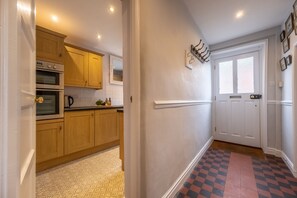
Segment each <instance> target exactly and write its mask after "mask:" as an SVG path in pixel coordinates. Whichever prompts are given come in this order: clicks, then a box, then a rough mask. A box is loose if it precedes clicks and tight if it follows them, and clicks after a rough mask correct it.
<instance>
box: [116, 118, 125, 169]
mask: <svg viewBox="0 0 297 198" xmlns="http://www.w3.org/2000/svg"><path fill="white" fill-rule="evenodd" d="M117 121H118V123H117V130H118V133H119V134H120V159H121V160H122V170H124V113H123V112H119V113H117Z"/></svg>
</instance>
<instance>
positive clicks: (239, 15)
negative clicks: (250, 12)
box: [235, 10, 244, 19]
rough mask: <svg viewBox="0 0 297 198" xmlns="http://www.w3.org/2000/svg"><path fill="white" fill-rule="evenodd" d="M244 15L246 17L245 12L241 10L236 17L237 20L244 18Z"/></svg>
mask: <svg viewBox="0 0 297 198" xmlns="http://www.w3.org/2000/svg"><path fill="white" fill-rule="evenodd" d="M243 15H244V11H243V10H239V11H238V12H236V15H235V17H236V18H237V19H240V18H242V17H243Z"/></svg>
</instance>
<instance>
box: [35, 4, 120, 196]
mask: <svg viewBox="0 0 297 198" xmlns="http://www.w3.org/2000/svg"><path fill="white" fill-rule="evenodd" d="M36 24H37V25H38V26H39V29H40V30H41V31H42V32H46V33H49V34H53V35H55V33H57V35H59V34H62V35H64V39H65V43H67V44H66V47H65V49H66V50H65V49H64V46H59V43H57V42H54V41H55V40H54V39H53V38H52V37H50V39H48V40H47V41H46V42H48V44H49V43H50V44H52V47H48V48H47V50H48V51H47V52H48V53H51V52H53V51H55V50H56V49H58V48H61V47H62V48H63V49H64V51H62V54H61V55H60V54H58V56H59V57H62V62H61V63H62V65H64V68H65V70H64V80H65V83H64V85H65V88H64V90H63V91H64V95H65V97H63V99H64V104H63V105H64V106H67V107H68V106H71V107H70V108H68V109H67V111H66V110H65V112H64V117H61V118H60V119H59V121H57V122H55V121H53V120H51V121H46V120H41V121H37V147H36V149H37V151H36V152H37V170H42V171H41V172H40V173H38V174H37V179H36V186H37V197H42V196H43V195H47V196H50V194H49V193H54V194H56V195H57V194H58V195H60V196H62V197H63V195H65V194H67V196H70V195H71V194H72V195H76V196H80V195H81V196H87V195H88V194H91V195H92V193H93V194H94V196H95V197H98V196H101V195H102V196H103V197H104V196H107V195H108V196H123V195H124V173H123V171H122V169H121V168H122V163H121V160H120V159H119V157H120V156H119V147H118V145H119V139H117V138H119V132H118V128H120V127H119V126H118V124H119V122H120V121H119V120H120V117H121V113H122V111H121V110H122V108H123V86H122V85H121V84H120V83H114V80H111V79H110V76H111V75H110V71H115V72H116V73H117V74H119V73H120V72H119V64H117V65H116V68H117V69H116V70H112V69H111V68H112V67H113V66H114V65H113V64H111V63H112V61H110V60H112V57H116V58H117V60H120V59H121V57H122V56H123V55H122V53H123V52H122V48H123V40H122V34H123V33H122V11H121V2H120V1H118V0H113V1H107V0H105V1H100V2H98V1H88V2H87V3H84V4H82V3H81V2H78V1H77V2H76V1H68V2H67V1H52V0H48V1H40V0H36ZM57 35H56V36H57ZM60 36H61V35H60ZM62 37H63V36H62ZM38 39H39V40H40V38H39V37H38V34H37V60H39V59H40V57H41V56H42V55H41V56H40V53H39V52H38V50H39V48H40V43H38ZM41 48H42V46H41ZM45 48H46V47H45ZM63 57H64V58H63ZM42 58H43V60H42V61H46V62H50V60H52V59H51V57H50V58H49V57H45V58H44V56H43V57H42ZM58 59H59V58H58ZM64 59H67V60H66V62H65V60H64ZM77 62H78V63H77ZM69 63H71V64H69ZM79 63H81V64H82V65H84V66H83V67H80V68H76V69H74V68H72V64H73V65H74V64H77V65H79ZM96 63H101V64H102V68H101V70H100V69H94V68H95V66H94V65H96ZM54 64H59V61H58V62H57V61H54ZM69 65H70V66H69ZM85 65H88V67H87V68H86V67H85ZM91 65H92V67H91ZM93 66H94V67H93ZM73 67H74V66H73ZM69 71H73V72H72V73H71V75H69ZM97 72H101V73H102V76H101V79H100V78H97V77H98V76H97V75H94V74H96V73H97ZM66 73H67V74H66ZM78 74H82V75H80V77H77V76H79V75H78ZM40 76H42V75H40ZM37 77H38V78H39V76H37ZM91 78H92V80H91ZM69 79H70V80H69ZM100 80H101V81H100ZM97 81H98V83H97ZM96 83H97V84H98V85H97V84H96ZM44 96H46V94H44ZM48 98H50V96H49V97H48ZM99 103H100V104H99ZM110 103H111V104H110ZM106 104H107V105H106ZM97 105H105V106H102V107H100V108H99V109H98V108H97ZM118 110H119V112H118ZM49 122H51V123H49ZM112 123H113V124H112ZM115 125H117V126H115ZM97 130H100V131H105V132H103V133H101V134H99V135H98V132H97ZM45 131H46V132H48V134H49V135H46V136H43V135H38V134H41V133H42V132H45ZM61 131H63V133H61ZM59 137H60V139H59ZM51 138H52V139H51ZM58 139H59V140H58ZM69 139H70V142H69ZM39 140H42V143H41V142H39ZM50 140H54V141H53V142H54V143H53V144H52V145H54V146H52V147H51V148H55V149H56V150H54V151H53V152H52V153H54V154H55V155H53V157H50V156H49V155H47V154H46V153H42V154H41V156H42V157H43V161H42V160H39V159H38V157H39V156H40V153H41V150H42V148H45V147H49V146H48V144H49V143H50ZM58 149H59V151H58ZM42 151H44V150H42ZM52 153H51V154H52ZM89 154H91V156H90V155H89ZM86 156H87V157H86ZM70 161H71V162H70ZM65 162H67V163H66V164H65ZM60 164H63V165H60ZM39 165H41V166H39ZM56 165H58V166H56ZM40 167H41V168H40ZM52 167H54V168H52ZM48 168H49V169H48ZM92 180H93V182H92ZM65 184H69V185H65ZM100 193H101V194H100Z"/></svg>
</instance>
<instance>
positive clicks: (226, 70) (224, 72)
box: [219, 61, 233, 94]
mask: <svg viewBox="0 0 297 198" xmlns="http://www.w3.org/2000/svg"><path fill="white" fill-rule="evenodd" d="M219 79H220V81H219V93H220V94H230V93H233V61H226V62H220V63H219Z"/></svg>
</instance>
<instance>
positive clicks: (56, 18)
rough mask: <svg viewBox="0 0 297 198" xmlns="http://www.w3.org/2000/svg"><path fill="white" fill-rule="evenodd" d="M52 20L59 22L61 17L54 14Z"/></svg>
mask: <svg viewBox="0 0 297 198" xmlns="http://www.w3.org/2000/svg"><path fill="white" fill-rule="evenodd" d="M52 21H53V22H56V23H57V22H58V21H59V18H58V17H57V16H56V15H52Z"/></svg>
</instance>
